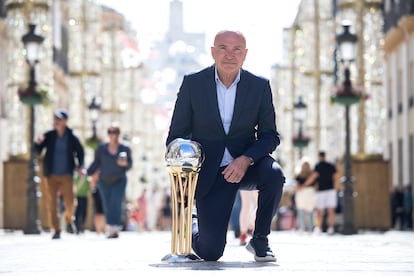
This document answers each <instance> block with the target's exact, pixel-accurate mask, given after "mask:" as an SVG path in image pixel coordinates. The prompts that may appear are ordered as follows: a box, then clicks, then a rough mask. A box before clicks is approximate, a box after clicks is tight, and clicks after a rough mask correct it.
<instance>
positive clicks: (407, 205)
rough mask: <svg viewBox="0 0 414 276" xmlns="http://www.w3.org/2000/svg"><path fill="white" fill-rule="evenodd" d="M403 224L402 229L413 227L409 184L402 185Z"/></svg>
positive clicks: (411, 195)
mask: <svg viewBox="0 0 414 276" xmlns="http://www.w3.org/2000/svg"><path fill="white" fill-rule="evenodd" d="M403 209H404V225H403V230H411V229H413V194H412V192H411V186H405V187H404V196H403Z"/></svg>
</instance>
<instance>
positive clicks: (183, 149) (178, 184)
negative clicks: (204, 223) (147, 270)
mask: <svg viewBox="0 0 414 276" xmlns="http://www.w3.org/2000/svg"><path fill="white" fill-rule="evenodd" d="M165 161H166V163H167V168H168V172H169V175H170V182H171V205H172V206H171V211H172V226H171V253H170V254H168V255H166V256H165V257H164V258H162V261H166V262H191V261H198V260H200V258H199V257H198V256H196V255H195V254H192V253H191V243H192V208H193V205H194V194H195V189H196V185H197V179H198V172H199V171H200V167H201V164H202V163H203V161H204V153H203V151H202V148H201V145H200V144H199V143H197V142H194V141H191V140H186V139H182V138H177V139H175V140H173V141H172V142H171V143H170V144H169V145H168V147H167V152H166V155H165Z"/></svg>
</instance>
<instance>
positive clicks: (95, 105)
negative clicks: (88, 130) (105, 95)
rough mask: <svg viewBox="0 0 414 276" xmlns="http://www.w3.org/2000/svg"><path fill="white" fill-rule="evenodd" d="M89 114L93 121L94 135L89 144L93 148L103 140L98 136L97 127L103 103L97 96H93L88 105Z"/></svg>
mask: <svg viewBox="0 0 414 276" xmlns="http://www.w3.org/2000/svg"><path fill="white" fill-rule="evenodd" d="M88 109H89V112H90V113H89V114H90V117H91V121H92V137H90V138H89V139H88V141H87V143H88V144H89V146H90V147H91V148H92V149H96V147H97V146H98V145H99V143H100V142H101V140H100V139H99V137H98V134H97V129H96V123H97V122H98V118H99V111H100V110H101V103H100V101H98V99H97V98H96V97H93V98H92V101H91V102H90V103H89V105H88Z"/></svg>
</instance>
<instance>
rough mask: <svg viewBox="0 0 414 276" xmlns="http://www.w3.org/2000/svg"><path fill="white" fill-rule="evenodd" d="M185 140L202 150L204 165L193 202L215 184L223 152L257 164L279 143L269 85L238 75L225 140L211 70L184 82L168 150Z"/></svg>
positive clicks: (205, 70) (212, 69)
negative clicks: (173, 143) (175, 142)
mask: <svg viewBox="0 0 414 276" xmlns="http://www.w3.org/2000/svg"><path fill="white" fill-rule="evenodd" d="M176 138H185V139H191V140H193V141H197V142H199V143H200V144H201V146H202V148H203V151H204V154H205V160H204V162H203V164H202V166H201V169H200V174H199V176H198V183H197V187H196V198H198V197H202V196H203V195H205V194H206V193H207V192H208V191H209V189H210V187H211V186H212V184H213V183H214V181H215V177H216V175H217V172H218V170H219V167H220V162H221V159H222V157H223V153H224V148H225V147H227V149H228V150H229V152H230V154H231V155H232V156H233V158H237V157H239V156H240V155H246V156H249V157H251V158H252V159H253V160H254V162H258V161H259V160H260V159H261V158H263V157H264V156H268V155H269V154H270V153H272V152H273V151H274V150H275V149H276V147H277V146H278V145H279V143H280V138H279V134H278V132H277V128H276V115H275V110H274V106H273V100H272V92H271V89H270V84H269V81H268V80H267V79H264V78H261V77H258V76H255V75H253V74H251V73H250V72H248V71H246V70H243V69H242V70H241V73H240V81H239V83H238V84H237V90H236V99H235V105H234V112H233V118H232V122H231V126H230V129H229V132H228V134H227V135H226V133H225V130H224V127H223V124H222V121H221V117H220V111H219V108H218V102H217V89H216V81H215V67H214V65H213V66H211V67H208V68H205V69H203V70H202V71H200V72H197V73H194V74H190V75H186V76H184V79H183V82H182V84H181V87H180V89H179V92H178V94H177V99H176V103H175V108H174V112H173V116H172V119H171V124H170V129H169V133H168V137H167V141H166V144H167V145H168V144H169V143H170V142H171V141H173V140H174V139H176Z"/></svg>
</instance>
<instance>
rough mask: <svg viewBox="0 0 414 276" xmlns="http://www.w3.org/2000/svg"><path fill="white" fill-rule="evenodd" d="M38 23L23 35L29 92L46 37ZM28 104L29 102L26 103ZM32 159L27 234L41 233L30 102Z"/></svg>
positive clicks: (32, 90) (33, 113)
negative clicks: (37, 32) (37, 28)
mask: <svg viewBox="0 0 414 276" xmlns="http://www.w3.org/2000/svg"><path fill="white" fill-rule="evenodd" d="M35 28H36V25H34V24H30V25H29V31H28V33H27V34H25V35H23V37H22V42H23V44H24V48H25V52H26V62H27V64H28V65H29V69H30V80H29V87H28V89H27V91H28V92H30V91H31V92H32V93H34V91H36V76H35V66H36V64H37V63H38V62H39V48H40V45H41V44H42V43H43V40H44V37H42V36H40V35H37V34H35V33H34V32H35ZM26 104H27V103H26ZM29 106H30V130H29V131H30V133H29V142H30V159H29V177H28V179H27V198H26V199H27V212H26V226H25V228H24V229H23V232H24V233H25V234H40V229H41V228H40V220H39V215H38V212H39V210H38V197H40V192H39V190H38V188H39V183H40V178H39V177H38V176H37V171H38V165H37V160H36V158H35V152H34V150H35V149H34V143H33V141H34V125H35V112H34V104H30V103H29Z"/></svg>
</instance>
